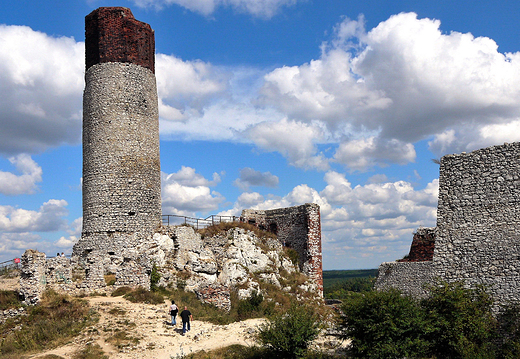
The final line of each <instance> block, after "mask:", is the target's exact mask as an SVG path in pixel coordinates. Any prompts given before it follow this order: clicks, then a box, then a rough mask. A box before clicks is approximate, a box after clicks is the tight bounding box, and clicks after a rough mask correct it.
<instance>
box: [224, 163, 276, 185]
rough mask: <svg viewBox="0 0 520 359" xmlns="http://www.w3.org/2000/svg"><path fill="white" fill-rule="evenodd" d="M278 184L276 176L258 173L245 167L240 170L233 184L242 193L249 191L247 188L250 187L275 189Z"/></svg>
mask: <svg viewBox="0 0 520 359" xmlns="http://www.w3.org/2000/svg"><path fill="white" fill-rule="evenodd" d="M278 182H279V179H278V176H275V175H273V174H271V172H260V171H256V170H254V169H252V168H250V167H245V168H242V169H241V170H240V177H239V178H237V179H236V180H235V181H234V182H233V184H234V185H235V186H237V187H238V188H240V189H241V190H243V191H249V187H252V186H265V187H276V186H278Z"/></svg>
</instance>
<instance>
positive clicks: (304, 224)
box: [241, 203, 323, 292]
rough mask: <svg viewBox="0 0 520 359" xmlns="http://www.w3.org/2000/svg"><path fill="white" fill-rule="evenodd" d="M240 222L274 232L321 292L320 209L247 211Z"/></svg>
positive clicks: (308, 204) (305, 206)
mask: <svg viewBox="0 0 520 359" xmlns="http://www.w3.org/2000/svg"><path fill="white" fill-rule="evenodd" d="M241 220H242V221H244V222H247V223H250V224H254V225H256V226H258V227H259V228H261V229H264V230H268V231H270V232H273V233H275V234H276V235H277V236H278V239H279V240H280V241H281V242H282V243H284V244H285V246H287V247H290V248H293V249H294V250H296V251H297V252H298V255H299V261H300V263H299V265H300V268H301V270H302V272H304V273H305V274H307V275H308V276H309V277H311V278H312V279H313V280H314V281H315V283H316V284H317V285H318V287H319V290H320V291H321V292H322V291H323V269H322V254H321V218H320V206H318V205H317V204H315V203H306V204H304V205H301V206H296V207H289V208H279V209H272V210H254V209H246V210H243V211H242V215H241Z"/></svg>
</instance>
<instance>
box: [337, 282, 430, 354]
mask: <svg viewBox="0 0 520 359" xmlns="http://www.w3.org/2000/svg"><path fill="white" fill-rule="evenodd" d="M343 311H344V314H345V317H344V318H343V320H342V322H341V324H340V330H341V333H342V335H341V336H342V337H343V338H349V339H351V341H352V342H351V348H350V349H351V353H352V355H353V356H354V357H356V358H404V357H420V355H421V354H425V353H426V352H427V349H428V343H427V342H426V341H425V340H424V332H423V323H424V320H423V313H422V311H421V308H420V306H419V305H418V303H417V302H416V301H414V300H413V299H412V298H410V297H406V296H402V295H401V293H400V292H399V291H398V290H395V289H390V290H388V291H374V292H367V293H364V294H355V293H354V294H352V295H351V296H350V297H349V298H348V299H346V300H345V303H344V305H343Z"/></svg>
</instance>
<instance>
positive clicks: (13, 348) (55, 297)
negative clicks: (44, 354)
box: [0, 291, 97, 358]
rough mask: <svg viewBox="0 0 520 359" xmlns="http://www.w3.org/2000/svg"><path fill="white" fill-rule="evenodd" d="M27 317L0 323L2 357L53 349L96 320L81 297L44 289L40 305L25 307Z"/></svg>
mask: <svg viewBox="0 0 520 359" xmlns="http://www.w3.org/2000/svg"><path fill="white" fill-rule="evenodd" d="M27 311H28V315H27V316H19V317H17V318H15V319H12V320H8V321H7V322H6V323H4V324H3V325H1V326H0V336H1V337H3V338H4V340H3V341H2V343H1V344H0V356H1V357H2V358H21V357H23V354H27V353H31V352H39V351H43V350H46V349H52V348H55V347H58V346H60V345H63V344H65V343H67V342H68V341H69V340H70V339H71V338H73V337H74V336H76V335H78V334H79V333H80V331H81V330H82V329H83V328H85V327H86V326H87V325H90V324H92V323H93V322H95V320H97V316H95V315H93V313H92V312H91V311H90V308H89V306H88V304H87V302H85V301H84V300H80V299H76V298H71V297H69V296H67V295H63V294H58V293H56V292H54V291H47V292H45V294H44V296H43V298H42V301H41V303H40V304H39V305H37V306H33V307H28V308H27Z"/></svg>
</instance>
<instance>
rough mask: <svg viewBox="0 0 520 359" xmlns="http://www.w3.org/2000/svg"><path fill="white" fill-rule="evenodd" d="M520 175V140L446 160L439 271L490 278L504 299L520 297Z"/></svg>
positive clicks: (448, 276)
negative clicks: (519, 141) (519, 270)
mask: <svg viewBox="0 0 520 359" xmlns="http://www.w3.org/2000/svg"><path fill="white" fill-rule="evenodd" d="M519 176H520V143H512V144H504V145H502V146H493V147H489V148H485V149H481V150H477V151H474V152H471V153H462V154H458V155H448V156H444V157H443V158H442V160H441V167H440V176H439V205H438V209H437V239H436V244H435V252H434V258H433V262H434V265H435V271H436V273H437V274H438V275H439V276H440V277H441V278H443V279H445V280H447V281H457V280H464V281H465V282H466V283H467V285H469V286H474V285H476V284H485V285H486V286H488V288H489V290H490V292H491V293H492V295H493V297H494V298H495V299H496V300H497V301H498V302H499V303H500V304H505V303H507V302H508V301H510V300H519V299H520V296H519V290H520V274H519V272H518V268H520V177H519Z"/></svg>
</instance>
